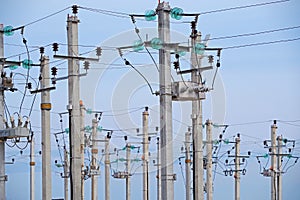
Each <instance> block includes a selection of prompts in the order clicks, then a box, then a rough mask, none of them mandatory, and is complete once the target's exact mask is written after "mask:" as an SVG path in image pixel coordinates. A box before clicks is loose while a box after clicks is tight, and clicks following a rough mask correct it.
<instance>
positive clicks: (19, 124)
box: [18, 116, 23, 127]
mask: <svg viewBox="0 0 300 200" xmlns="http://www.w3.org/2000/svg"><path fill="white" fill-rule="evenodd" d="M22 124H23V122H22V118H21V116H19V117H18V127H21V126H22Z"/></svg>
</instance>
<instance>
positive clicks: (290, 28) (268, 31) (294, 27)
mask: <svg viewBox="0 0 300 200" xmlns="http://www.w3.org/2000/svg"><path fill="white" fill-rule="evenodd" d="M297 28H300V26H291V27H285V28H279V29H272V30H265V31H259V32H253V33H243V34H238V35H231V36H220V37H214V38H211V39H208V40H224V39H231V38H237V37H248V36H254V35H260V34H268V33H274V32H279V31H287V30H293V29H297Z"/></svg>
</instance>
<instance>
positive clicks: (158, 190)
mask: <svg viewBox="0 0 300 200" xmlns="http://www.w3.org/2000/svg"><path fill="white" fill-rule="evenodd" d="M156 144H157V161H156V166H157V172H156V179H157V182H156V184H157V191H156V192H157V195H156V196H157V200H161V167H160V165H161V164H160V162H161V161H160V141H159V137H158V138H157V143H156Z"/></svg>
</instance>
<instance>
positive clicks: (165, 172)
mask: <svg viewBox="0 0 300 200" xmlns="http://www.w3.org/2000/svg"><path fill="white" fill-rule="evenodd" d="M170 10H171V8H170V5H169V3H167V2H161V3H159V4H158V6H157V9H156V12H157V14H158V36H159V39H160V40H161V41H162V43H163V44H167V43H170V14H169V12H170ZM170 64H171V58H170V52H169V51H168V50H166V49H164V48H162V49H160V50H159V69H160V71H159V84H160V128H161V131H160V139H161V181H162V185H161V186H162V187H161V189H162V191H161V194H162V196H161V197H162V199H168V200H173V199H174V174H173V145H172V142H173V136H172V134H173V131H172V85H171V66H170Z"/></svg>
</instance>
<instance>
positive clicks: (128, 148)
mask: <svg viewBox="0 0 300 200" xmlns="http://www.w3.org/2000/svg"><path fill="white" fill-rule="evenodd" d="M130 147H131V146H130V144H129V143H127V144H126V172H127V176H126V200H130V161H131V160H130V151H131V149H130Z"/></svg>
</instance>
